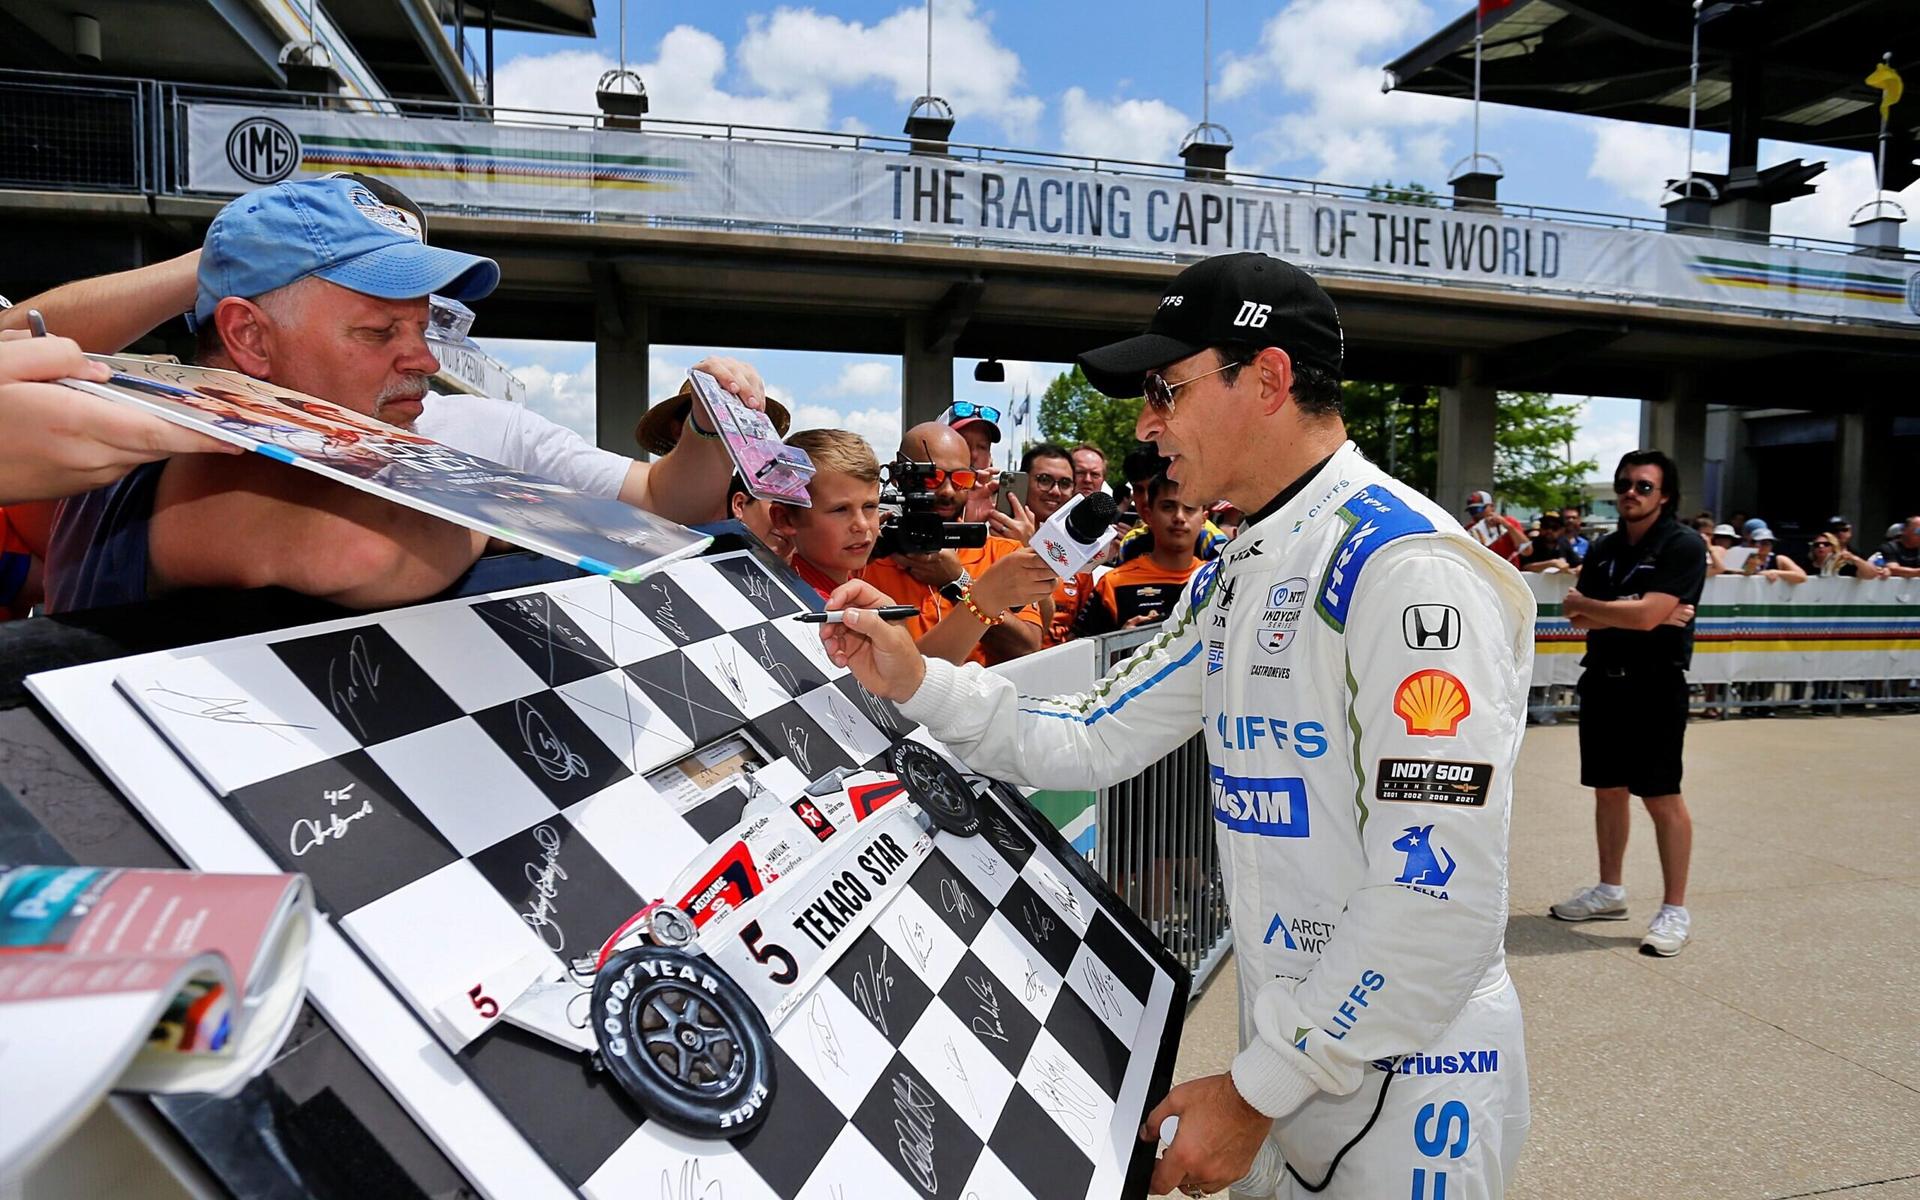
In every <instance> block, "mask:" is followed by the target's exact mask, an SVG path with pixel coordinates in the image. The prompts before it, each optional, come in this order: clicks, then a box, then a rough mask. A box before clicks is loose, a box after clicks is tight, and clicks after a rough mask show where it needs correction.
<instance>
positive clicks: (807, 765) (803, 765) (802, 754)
mask: <svg viewBox="0 0 1920 1200" xmlns="http://www.w3.org/2000/svg"><path fill="white" fill-rule="evenodd" d="M780 733H781V734H782V736H784V737H785V738H786V739H787V750H788V752H790V753H791V754H792V755H793V761H794V762H795V763H796V764H798V765H799V767H800V773H801V774H802V775H805V776H806V777H807V778H809V779H811V778H813V755H812V753H811V752H809V750H808V749H807V730H806V727H805V726H803V725H789V724H787V723H786V722H785V721H782V722H780Z"/></svg>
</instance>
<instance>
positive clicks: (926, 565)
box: [867, 550, 960, 691]
mask: <svg viewBox="0 0 1920 1200" xmlns="http://www.w3.org/2000/svg"><path fill="white" fill-rule="evenodd" d="M894 557H895V558H898V559H899V560H900V567H901V569H902V570H904V571H905V572H906V573H907V574H908V575H910V576H912V577H913V578H914V580H915V581H916V582H919V583H924V584H926V585H927V586H928V587H930V588H938V587H945V586H946V585H947V584H949V583H952V582H953V581H954V580H956V579H958V578H960V556H959V555H958V554H955V553H954V552H953V551H951V550H936V551H934V552H933V553H931V554H897V555H895V556H894ZM867 690H868V691H872V690H873V689H871V688H869V689H867Z"/></svg>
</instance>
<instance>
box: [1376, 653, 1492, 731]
mask: <svg viewBox="0 0 1920 1200" xmlns="http://www.w3.org/2000/svg"><path fill="white" fill-rule="evenodd" d="M1393 711H1394V712H1395V714H1397V715H1398V716H1399V718H1400V719H1401V720H1402V721H1404V722H1405V723H1406V726H1407V732H1408V733H1409V734H1411V735H1413V736H1415V737H1452V736H1453V735H1454V733H1455V732H1456V731H1457V730H1458V729H1459V728H1460V722H1461V721H1463V720H1465V719H1466V717H1467V714H1469V713H1471V712H1472V711H1473V700H1472V698H1471V697H1469V696H1468V695H1467V685H1466V684H1464V683H1461V682H1460V681H1459V680H1458V679H1456V678H1454V677H1453V676H1452V675H1450V674H1448V673H1447V672H1445V671H1436V670H1426V671H1415V672H1414V673H1413V674H1411V675H1409V676H1407V677H1406V678H1405V679H1402V680H1401V681H1400V686H1399V687H1397V688H1395V689H1394V692H1393Z"/></svg>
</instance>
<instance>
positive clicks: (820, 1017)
mask: <svg viewBox="0 0 1920 1200" xmlns="http://www.w3.org/2000/svg"><path fill="white" fill-rule="evenodd" d="M807 1037H808V1039H809V1040H810V1041H812V1043H813V1054H814V1057H815V1058H816V1059H817V1060H818V1061H819V1062H820V1064H821V1065H822V1066H830V1067H832V1068H833V1069H834V1070H836V1071H838V1072H840V1073H841V1074H842V1075H845V1074H846V1073H847V1067H846V1051H845V1050H843V1049H841V1046H840V1033H839V1031H838V1030H836V1029H835V1028H834V1027H833V1014H831V1013H829V1012H828V1011H827V1003H826V1000H825V999H824V998H822V997H821V996H820V995H819V994H817V993H816V994H815V995H814V997H813V1003H811V1004H809V1005H807Z"/></svg>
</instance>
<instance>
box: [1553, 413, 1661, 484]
mask: <svg viewBox="0 0 1920 1200" xmlns="http://www.w3.org/2000/svg"><path fill="white" fill-rule="evenodd" d="M1554 399H1555V400H1558V401H1562V402H1564V401H1568V400H1578V401H1580V402H1581V412H1580V425H1579V432H1578V433H1576V434H1574V437H1573V456H1574V457H1575V458H1576V459H1579V458H1591V459H1593V460H1594V461H1595V462H1596V463H1598V464H1599V465H1598V466H1597V467H1595V468H1594V471H1593V474H1592V475H1591V477H1590V479H1611V478H1613V468H1614V464H1615V463H1618V462H1619V461H1620V456H1621V455H1622V454H1625V453H1626V452H1627V451H1629V450H1637V449H1639V448H1640V401H1638V400H1623V399H1616V398H1614V397H1609V396H1586V397H1580V396H1555V397H1554Z"/></svg>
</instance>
